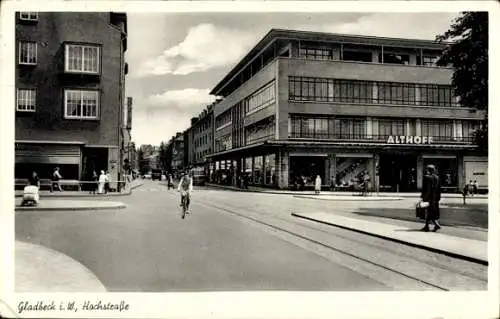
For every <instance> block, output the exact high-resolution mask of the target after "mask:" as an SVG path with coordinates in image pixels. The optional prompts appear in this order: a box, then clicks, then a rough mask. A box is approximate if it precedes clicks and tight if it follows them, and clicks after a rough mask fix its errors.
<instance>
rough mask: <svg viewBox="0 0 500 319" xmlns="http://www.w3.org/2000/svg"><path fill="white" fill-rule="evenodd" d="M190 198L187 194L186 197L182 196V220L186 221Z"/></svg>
mask: <svg viewBox="0 0 500 319" xmlns="http://www.w3.org/2000/svg"><path fill="white" fill-rule="evenodd" d="M188 196H189V195H187V194H184V195H181V207H182V219H184V218H185V217H186V213H187V209H188V207H187V205H188V204H187V201H188Z"/></svg>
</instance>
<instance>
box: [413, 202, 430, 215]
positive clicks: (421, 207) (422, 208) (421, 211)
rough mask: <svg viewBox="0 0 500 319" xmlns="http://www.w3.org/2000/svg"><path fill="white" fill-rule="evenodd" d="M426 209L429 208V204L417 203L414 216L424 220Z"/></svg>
mask: <svg viewBox="0 0 500 319" xmlns="http://www.w3.org/2000/svg"><path fill="white" fill-rule="evenodd" d="M427 207H429V203H426V202H418V203H417V205H416V208H415V212H416V216H417V218H420V219H425V217H426V214H427Z"/></svg>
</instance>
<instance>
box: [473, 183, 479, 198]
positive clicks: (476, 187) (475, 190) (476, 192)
mask: <svg viewBox="0 0 500 319" xmlns="http://www.w3.org/2000/svg"><path fill="white" fill-rule="evenodd" d="M472 190H473V192H474V194H476V195H477V194H478V192H479V183H478V182H477V181H474V185H473V187H472Z"/></svg>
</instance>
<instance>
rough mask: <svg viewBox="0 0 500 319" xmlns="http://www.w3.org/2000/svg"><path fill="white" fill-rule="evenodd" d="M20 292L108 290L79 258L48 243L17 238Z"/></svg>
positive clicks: (16, 268) (95, 291) (16, 276)
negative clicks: (58, 250) (41, 244)
mask: <svg viewBox="0 0 500 319" xmlns="http://www.w3.org/2000/svg"><path fill="white" fill-rule="evenodd" d="M15 249H16V250H15V265H16V267H15V272H16V274H15V291H16V292H39V293H40V292H42V293H43V292H93V293H98V292H106V288H105V287H104V286H103V284H102V283H101V282H100V281H99V279H97V277H96V276H95V275H94V274H93V273H92V272H91V271H90V270H88V269H87V268H86V267H85V266H83V265H82V264H80V263H79V262H77V261H76V260H74V259H72V258H70V257H69V256H66V255H64V254H62V253H59V252H57V251H55V250H52V249H49V248H47V247H44V246H40V245H34V244H29V243H25V242H20V241H16V244H15Z"/></svg>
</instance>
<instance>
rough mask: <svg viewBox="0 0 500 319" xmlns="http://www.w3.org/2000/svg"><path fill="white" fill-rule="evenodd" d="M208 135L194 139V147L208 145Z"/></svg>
mask: <svg viewBox="0 0 500 319" xmlns="http://www.w3.org/2000/svg"><path fill="white" fill-rule="evenodd" d="M208 134H211V133H208ZM208 134H205V135H202V136H199V137H197V138H195V139H194V147H201V146H205V145H206V144H208V143H209V136H208Z"/></svg>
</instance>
